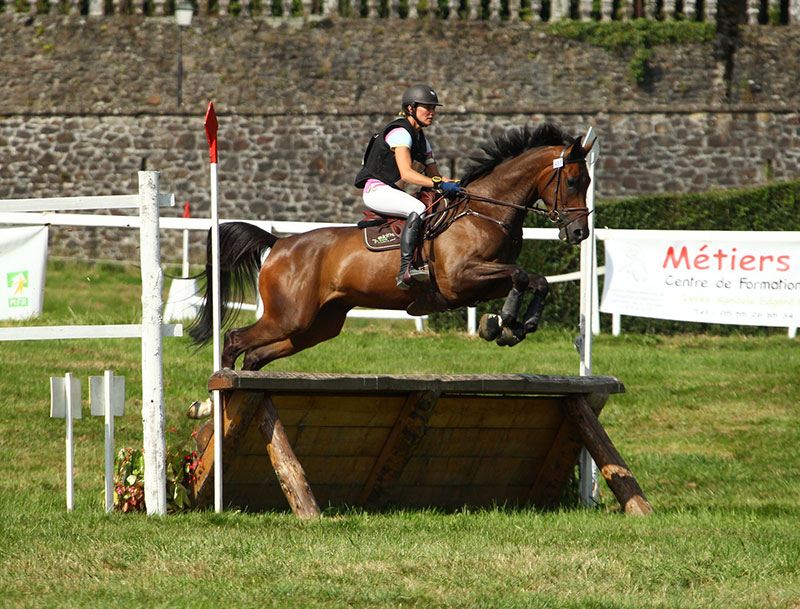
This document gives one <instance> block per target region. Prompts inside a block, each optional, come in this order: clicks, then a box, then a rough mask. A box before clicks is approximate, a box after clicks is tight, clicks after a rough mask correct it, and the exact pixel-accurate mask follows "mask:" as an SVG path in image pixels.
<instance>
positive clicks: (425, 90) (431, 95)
mask: <svg viewBox="0 0 800 609" xmlns="http://www.w3.org/2000/svg"><path fill="white" fill-rule="evenodd" d="M402 104H403V112H408V106H411V116H412V117H414V120H416V119H417V116H416V114H417V106H419V105H422V104H427V105H431V106H441V105H442V104H440V103H439V96H438V95H436V91H434V90H433V89H431V88H430V87H429V86H428V85H412V86H410V87H409V88H408V89H406V91H405V93H403V101H402Z"/></svg>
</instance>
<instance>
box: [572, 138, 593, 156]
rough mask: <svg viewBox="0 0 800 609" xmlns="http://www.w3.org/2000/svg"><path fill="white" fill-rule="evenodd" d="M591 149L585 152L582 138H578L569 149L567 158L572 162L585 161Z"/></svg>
mask: <svg viewBox="0 0 800 609" xmlns="http://www.w3.org/2000/svg"><path fill="white" fill-rule="evenodd" d="M589 148H591V146H589ZM589 148H586V149H585V150H584V148H583V146H581V138H579V137H576V138H575V141H574V142H572V146H570V147H569V152H568V153H567V158H568V159H572V160H580V159H584V158H586V153H587V152H589Z"/></svg>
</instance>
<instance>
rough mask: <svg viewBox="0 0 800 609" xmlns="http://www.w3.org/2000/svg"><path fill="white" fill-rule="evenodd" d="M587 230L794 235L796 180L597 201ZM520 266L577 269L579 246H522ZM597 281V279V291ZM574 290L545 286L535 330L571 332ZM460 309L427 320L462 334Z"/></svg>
mask: <svg viewBox="0 0 800 609" xmlns="http://www.w3.org/2000/svg"><path fill="white" fill-rule="evenodd" d="M596 207H597V209H596V211H595V220H594V221H595V225H596V226H598V227H606V228H619V229H623V228H625V229H658V230H731V231H800V180H797V181H792V182H783V183H775V184H770V185H768V186H762V187H759V188H752V189H746V190H717V191H710V192H704V193H692V194H665V195H649V196H645V197H635V198H629V199H621V200H606V201H598V202H597V206H596ZM525 226H530V227H551V226H552V224H550V223H549V222H548V221H547V220H546V219H543V218H541V217H540V216H538V215H534V214H529V215H528V218H527V220H526V223H525ZM518 262H519V264H520V266H522V267H523V268H525V269H528V270H529V271H537V272H539V273H543V274H544V275H559V274H562V273H569V272H572V271H576V270H578V269H579V268H580V248H579V247H575V246H572V245H567V244H565V243H561V242H554V241H525V245H524V246H523V250H522V253H521V254H520V257H519V260H518ZM604 263H605V252H604V249H603V242H602V241H598V242H597V264H598V266H602V265H603V264H604ZM602 282H603V278H602V277H601V278H600V286H599V287H600V290H601V293H602V285H603V284H602ZM579 301H580V294H579V285H578V282H577V281H570V282H565V283H557V284H553V285H551V286H550V294H549V296H548V302H547V306H546V308H545V312H544V317H543V319H542V326H545V325H552V326H558V327H563V328H570V329H575V330H576V331H577V328H578V319H579V313H578V311H579ZM501 306H502V300H496V301H490V302H488V303H483V304H481V305H479V306H478V319H480V316H481V315H483V314H484V313H487V312H495V313H496V312H499V310H500V307H501ZM466 318H467V314H466V310H464V309H462V310H458V311H452V312H447V313H437V314H434V315H431V316H430V327H431V328H432V329H434V330H444V329H451V328H460V329H466ZM610 326H611V317H610V316H609V315H601V328H602V330H603V331H604V332H606V331H610ZM623 329H624V331H625V332H661V333H674V332H706V333H713V334H730V333H732V332H741V333H748V334H754V333H755V334H759V333H768V332H775V331H781V332H783V330H781V329H775V328H772V329H767V328H753V327H750V326H730V325H718V324H698V323H687V322H675V321H667V320H657V319H648V318H644V317H641V318H633V317H625V318H623Z"/></svg>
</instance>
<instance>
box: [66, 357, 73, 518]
mask: <svg viewBox="0 0 800 609" xmlns="http://www.w3.org/2000/svg"><path fill="white" fill-rule="evenodd" d="M65 379H66V383H65V385H66V386H67V396H66V397H67V442H66V444H67V511H68V512H71V511H72V509H73V507H74V506H75V482H74V472H73V445H72V373H71V372H67V374H66V375H65Z"/></svg>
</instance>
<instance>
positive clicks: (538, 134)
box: [459, 123, 575, 186]
mask: <svg viewBox="0 0 800 609" xmlns="http://www.w3.org/2000/svg"><path fill="white" fill-rule="evenodd" d="M574 141H575V139H574V138H572V137H570V136H568V135H567V134H565V133H564V132H563V131H562V130H561V129H560V128H559V127H557V126H556V125H554V124H553V123H542V124H541V125H539V126H538V127H536V129H533V130H531V128H530V127H524V128H521V129H520V128H515V129H509V130H508V131H506V132H505V133H503V134H502V135H500V136H499V137H497V138H495V140H494V142H491V143H489V144H484V145H483V146H481V150H482V151H483V152H484V155H481V156H472V157H470V161H472V163H471V164H470V165H469V166H468V167H467V169H466V171H465V172H464V175H463V176H462V177H461V179H460V180H459V184H461V186H466V185H467V184H469V183H470V182H474V181H475V180H477V179H478V178H480V177H482V176H485V175H486V174H487V173H489V172H491V171H492V170H493V169H494V168H495V167H497V166H498V165H499V164H500V163H502V162H503V161H507V160H508V159H513V158H514V157H517V156H519V155H520V154H522V153H523V152H525V151H526V150H530V149H531V148H538V147H540V146H566V145H568V144H572V142H574Z"/></svg>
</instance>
